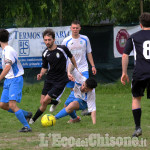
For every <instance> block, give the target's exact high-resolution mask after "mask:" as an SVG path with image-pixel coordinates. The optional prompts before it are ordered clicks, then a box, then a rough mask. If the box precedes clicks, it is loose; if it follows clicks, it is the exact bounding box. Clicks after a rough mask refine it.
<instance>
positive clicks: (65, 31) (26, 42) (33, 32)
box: [0, 26, 71, 68]
mask: <svg viewBox="0 0 150 150" xmlns="http://www.w3.org/2000/svg"><path fill="white" fill-rule="evenodd" d="M47 28H50V29H53V30H54V32H55V43H56V44H57V45H61V43H62V41H63V39H64V38H65V37H67V36H69V35H70V34H71V30H70V26H64V27H42V28H10V29H7V30H8V31H9V33H10V37H9V42H8V44H9V45H10V46H12V47H13V48H14V49H15V50H16V51H17V53H18V57H19V60H20V61H21V63H22V65H23V67H24V68H33V67H41V64H42V52H43V51H44V49H45V48H46V46H45V44H44V41H43V36H42V33H43V31H44V30H46V29H47ZM1 50H2V49H1ZM0 68H2V66H1V64H0Z"/></svg>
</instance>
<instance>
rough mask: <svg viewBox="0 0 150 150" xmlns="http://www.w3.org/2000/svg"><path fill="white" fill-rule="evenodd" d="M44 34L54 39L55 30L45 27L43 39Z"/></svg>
mask: <svg viewBox="0 0 150 150" xmlns="http://www.w3.org/2000/svg"><path fill="white" fill-rule="evenodd" d="M44 36H51V37H52V38H53V39H55V32H54V31H53V30H52V29H46V30H45V31H44V32H43V39H44Z"/></svg>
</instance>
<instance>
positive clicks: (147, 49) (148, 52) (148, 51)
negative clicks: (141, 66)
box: [143, 41, 150, 59]
mask: <svg viewBox="0 0 150 150" xmlns="http://www.w3.org/2000/svg"><path fill="white" fill-rule="evenodd" d="M143 55H144V57H145V58H146V59H150V41H145V42H144V43H143Z"/></svg>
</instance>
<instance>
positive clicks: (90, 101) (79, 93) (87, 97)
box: [55, 69, 97, 124]
mask: <svg viewBox="0 0 150 150" xmlns="http://www.w3.org/2000/svg"><path fill="white" fill-rule="evenodd" d="M71 70H72V69H70V72H71V74H72V75H73V77H74V79H75V86H74V89H73V91H72V92H71V94H70V95H69V97H68V99H67V100H66V102H65V108H63V109H62V110H61V111H60V112H59V113H58V114H57V115H55V118H56V119H59V118H62V117H65V116H67V115H70V116H71V119H70V120H69V121H68V123H76V122H79V121H80V120H81V118H80V117H79V116H77V115H76V110H85V109H87V108H88V111H89V112H91V118H92V122H93V124H96V104H95V88H96V87H97V82H96V81H95V79H94V78H88V79H87V78H86V77H84V76H83V75H81V74H80V73H79V72H78V71H77V70H76V69H74V70H73V71H71ZM70 77H71V75H70ZM73 77H72V79H73Z"/></svg>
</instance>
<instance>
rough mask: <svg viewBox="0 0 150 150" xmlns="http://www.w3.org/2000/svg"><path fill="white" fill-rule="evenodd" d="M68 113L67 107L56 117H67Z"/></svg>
mask: <svg viewBox="0 0 150 150" xmlns="http://www.w3.org/2000/svg"><path fill="white" fill-rule="evenodd" d="M67 115H69V114H68V113H67V112H66V108H63V109H62V110H61V111H60V112H59V113H58V114H57V115H55V118H56V119H59V118H62V117H65V116H67Z"/></svg>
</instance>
